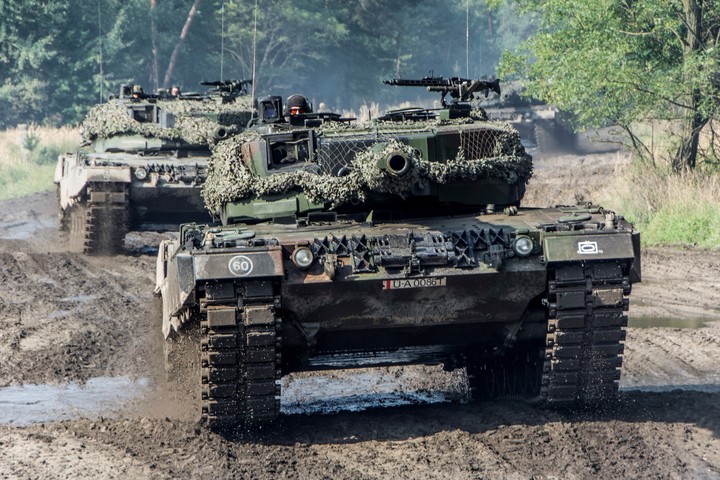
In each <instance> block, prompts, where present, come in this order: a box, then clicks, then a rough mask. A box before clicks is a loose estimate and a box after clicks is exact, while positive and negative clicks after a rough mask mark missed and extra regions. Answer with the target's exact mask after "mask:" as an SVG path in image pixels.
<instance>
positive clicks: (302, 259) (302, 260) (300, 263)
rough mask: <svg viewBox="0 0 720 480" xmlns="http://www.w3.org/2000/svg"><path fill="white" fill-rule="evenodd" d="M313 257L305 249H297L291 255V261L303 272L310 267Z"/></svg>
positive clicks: (307, 249)
mask: <svg viewBox="0 0 720 480" xmlns="http://www.w3.org/2000/svg"><path fill="white" fill-rule="evenodd" d="M313 260H315V257H314V256H313V253H312V251H310V249H309V248H307V247H297V248H296V249H295V251H294V252H293V253H292V261H293V263H294V264H295V266H296V267H298V268H300V269H302V270H305V269H306V268H308V267H310V265H312V263H313Z"/></svg>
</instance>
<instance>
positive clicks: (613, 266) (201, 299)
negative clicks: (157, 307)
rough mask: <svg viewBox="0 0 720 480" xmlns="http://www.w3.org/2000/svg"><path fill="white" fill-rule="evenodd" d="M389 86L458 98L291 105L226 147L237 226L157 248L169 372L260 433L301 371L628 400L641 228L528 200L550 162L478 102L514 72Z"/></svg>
mask: <svg viewBox="0 0 720 480" xmlns="http://www.w3.org/2000/svg"><path fill="white" fill-rule="evenodd" d="M413 82H414V83H413ZM443 82H444V83H443ZM388 83H391V84H393V85H417V86H425V87H427V88H429V89H431V90H434V91H440V92H443V97H444V95H445V94H447V93H449V94H450V95H451V96H452V97H453V99H452V101H450V102H447V103H445V101H444V98H443V103H444V104H445V105H444V106H443V108H441V109H438V110H427V109H420V108H417V109H403V110H399V111H393V112H389V113H387V114H386V115H384V116H382V117H380V118H377V119H375V120H374V121H372V122H371V123H369V124H360V123H353V122H352V121H350V120H349V119H342V118H340V117H339V116H338V115H332V114H304V115H298V116H294V117H289V118H288V117H282V116H279V115H277V112H280V111H282V109H281V108H280V105H279V102H280V99H279V97H271V98H268V99H263V100H261V101H259V103H258V105H259V111H260V114H259V117H260V119H261V120H262V122H263V123H262V124H260V125H259V126H257V127H255V128H253V129H250V130H246V131H245V132H242V133H240V134H239V135H236V136H234V137H233V138H231V139H229V140H227V141H225V142H223V143H220V144H218V145H217V146H216V147H215V149H214V151H213V155H212V157H211V160H210V166H209V175H208V181H207V182H206V184H205V187H204V198H205V201H206V203H207V205H208V207H209V208H210V209H211V210H212V211H214V212H216V213H217V214H218V215H219V216H220V217H221V218H222V220H223V226H215V227H213V226H205V225H198V224H186V225H183V226H182V227H181V228H180V234H179V239H178V240H173V241H163V242H162V243H161V245H160V248H159V253H158V259H157V286H156V293H159V294H160V295H161V296H162V303H163V318H162V331H163V334H164V336H165V339H166V341H165V348H166V359H167V362H168V368H169V369H170V371H174V372H175V374H183V375H187V374H192V375H195V376H196V377H195V378H196V379H197V380H196V381H197V384H198V388H199V389H200V392H201V393H200V394H199V395H198V398H199V405H198V415H199V416H201V418H202V419H203V420H204V421H205V422H207V424H208V425H209V426H210V427H211V428H214V429H219V430H223V429H228V428H230V429H232V428H234V427H236V426H251V428H254V426H256V425H262V424H263V423H267V422H271V421H273V420H274V419H276V418H277V417H278V415H279V412H280V395H281V392H280V380H281V378H282V376H283V375H286V374H288V373H291V372H298V371H311V370H323V369H348V368H357V367H368V366H387V365H406V364H442V365H444V368H446V369H448V370H452V369H455V368H463V367H464V368H466V369H467V374H468V379H469V385H470V391H471V394H472V396H473V397H474V398H499V397H504V396H512V397H513V398H517V397H518V396H523V397H525V398H527V399H528V400H530V401H534V402H538V403H542V404H546V405H556V406H563V405H575V404H578V403H581V404H585V403H589V404H594V403H604V402H610V401H612V399H613V397H614V396H615V395H616V393H617V390H618V380H619V378H620V368H621V364H622V353H623V340H624V338H625V330H624V328H625V326H626V324H627V316H626V315H625V313H624V312H625V311H626V310H627V309H628V296H629V294H630V291H631V286H632V284H633V283H635V282H638V281H640V251H639V245H640V244H639V240H640V237H639V233H638V232H637V231H635V229H634V228H633V226H632V225H631V224H630V223H628V222H627V221H626V220H625V219H623V217H622V216H620V215H617V214H615V213H614V212H612V211H609V210H605V209H603V208H601V207H599V206H596V205H592V204H581V205H574V206H559V207H556V208H547V209H535V208H523V207H521V206H520V204H521V201H522V197H523V193H524V191H525V186H526V183H527V181H528V180H529V178H530V176H531V174H532V159H531V157H530V156H529V155H528V154H527V153H526V151H525V149H524V147H523V146H522V144H521V142H520V138H519V135H518V132H517V130H515V129H514V128H513V127H512V126H510V125H508V124H507V123H502V122H497V121H488V120H487V117H486V115H485V113H484V112H483V111H482V110H481V109H477V108H473V106H472V105H471V103H469V100H471V99H472V96H473V92H478V91H482V90H485V91H487V90H489V89H492V90H499V86H498V85H497V84H488V83H487V82H482V81H469V80H464V79H438V77H432V78H425V79H420V80H402V79H395V80H392V81H389V82H388ZM182 363H184V364H185V369H183V368H179V367H178V365H179V364H182ZM188 364H190V365H194V366H195V367H196V370H192V369H187V365H188ZM173 369H175V370H173ZM188 372H194V373H188Z"/></svg>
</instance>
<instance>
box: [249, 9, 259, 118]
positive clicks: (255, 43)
mask: <svg viewBox="0 0 720 480" xmlns="http://www.w3.org/2000/svg"><path fill="white" fill-rule="evenodd" d="M257 12H258V0H255V25H254V26H253V66H252V91H251V92H250V101H251V102H253V105H254V102H255V53H256V50H257Z"/></svg>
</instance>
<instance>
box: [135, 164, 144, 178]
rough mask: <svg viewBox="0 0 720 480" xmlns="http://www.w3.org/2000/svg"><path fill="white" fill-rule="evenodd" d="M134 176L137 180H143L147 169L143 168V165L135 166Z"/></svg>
mask: <svg viewBox="0 0 720 480" xmlns="http://www.w3.org/2000/svg"><path fill="white" fill-rule="evenodd" d="M135 178H137V179H138V180H145V179H146V178H147V170H145V169H144V168H143V167H138V168H136V169H135Z"/></svg>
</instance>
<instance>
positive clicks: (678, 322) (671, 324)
mask: <svg viewBox="0 0 720 480" xmlns="http://www.w3.org/2000/svg"><path fill="white" fill-rule="evenodd" d="M715 321H717V319H715V318H710V317H690V318H686V317H683V318H681V317H630V318H628V327H629V328H690V329H695V328H702V327H706V326H707V324H708V323H710V322H715Z"/></svg>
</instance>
